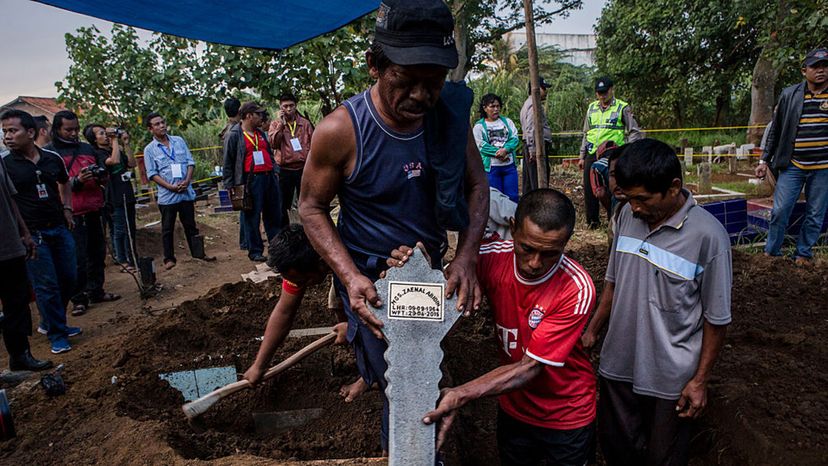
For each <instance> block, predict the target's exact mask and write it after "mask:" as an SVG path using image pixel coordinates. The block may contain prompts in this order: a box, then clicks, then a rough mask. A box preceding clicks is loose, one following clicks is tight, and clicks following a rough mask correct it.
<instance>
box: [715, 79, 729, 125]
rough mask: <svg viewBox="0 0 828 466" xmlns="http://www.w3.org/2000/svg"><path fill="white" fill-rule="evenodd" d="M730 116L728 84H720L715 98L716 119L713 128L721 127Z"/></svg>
mask: <svg viewBox="0 0 828 466" xmlns="http://www.w3.org/2000/svg"><path fill="white" fill-rule="evenodd" d="M729 115H730V83H724V84H722V87H721V89H720V90H719V95H718V96H717V97H716V119H715V121H714V122H713V126H722V125H724V124H725V122H726V121H727V118H728V116H729Z"/></svg>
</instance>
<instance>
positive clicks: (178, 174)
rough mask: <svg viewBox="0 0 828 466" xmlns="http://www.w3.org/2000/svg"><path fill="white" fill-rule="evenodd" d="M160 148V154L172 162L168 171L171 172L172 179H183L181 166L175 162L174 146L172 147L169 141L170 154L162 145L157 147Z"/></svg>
mask: <svg viewBox="0 0 828 466" xmlns="http://www.w3.org/2000/svg"><path fill="white" fill-rule="evenodd" d="M159 147H160V148H161V152H163V153H164V155H166V156H167V158H168V159H170V160H172V163H171V164H170V170H171V171H172V177H173V178H184V171H183V170H182V169H181V164H180V163H177V162H176V161H175V146H174V145H173V142H172V140H170V152H167V149H165V148H164V145H163V144H160V146H159Z"/></svg>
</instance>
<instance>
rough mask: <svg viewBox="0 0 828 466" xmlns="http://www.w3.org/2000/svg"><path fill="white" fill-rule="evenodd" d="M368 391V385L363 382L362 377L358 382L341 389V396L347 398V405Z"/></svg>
mask: <svg viewBox="0 0 828 466" xmlns="http://www.w3.org/2000/svg"><path fill="white" fill-rule="evenodd" d="M366 390H368V384H367V383H365V380H363V379H362V377H360V378H358V379H357V380H356V382H354V383H352V384H350V385H343V386H342V387H340V388H339V395H340V396H341V397H342V398H345V403H350V402H352V401H354V400H356V399H357V398H359V396H360V395H362V394H363V393H365V391H366Z"/></svg>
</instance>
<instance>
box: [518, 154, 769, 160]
mask: <svg viewBox="0 0 828 466" xmlns="http://www.w3.org/2000/svg"><path fill="white" fill-rule="evenodd" d="M676 155H677V156H678V158H680V159H681V158H682V157H684V154H676ZM760 155H761V154H713V155H710V154H693V157H712V158H714V159H715V158H716V157H759V156H760ZM517 158H519V159H522V158H523V156H522V155H518V156H517ZM546 158H547V159H579V158H581V156H580V155H578V154H569V155H547V156H546Z"/></svg>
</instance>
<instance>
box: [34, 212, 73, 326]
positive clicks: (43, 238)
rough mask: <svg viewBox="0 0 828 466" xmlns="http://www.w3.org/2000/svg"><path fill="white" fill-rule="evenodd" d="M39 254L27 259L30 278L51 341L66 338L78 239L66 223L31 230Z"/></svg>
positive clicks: (41, 317) (43, 323)
mask: <svg viewBox="0 0 828 466" xmlns="http://www.w3.org/2000/svg"><path fill="white" fill-rule="evenodd" d="M31 233H32V239H33V240H34V242H35V244H37V257H36V258H35V259H29V260H28V261H26V269H27V271H28V272H29V281H31V282H32V287H33V288H34V292H35V299H36V300H37V308H38V310H39V311H40V319H41V320H42V325H43V326H44V327H46V330H48V331H49V333H48V336H49V341H52V342H54V341H56V340H58V339H61V338H66V337H67V336H68V332H67V329H66V305H67V304H68V303H69V299H70V298H71V297H72V292H73V290H74V288H75V281H76V279H77V262H76V259H75V240H74V238H73V237H72V233H70V232H69V229H67V228H66V227H65V226H59V227H54V228H43V229H40V230H32V231H31Z"/></svg>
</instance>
